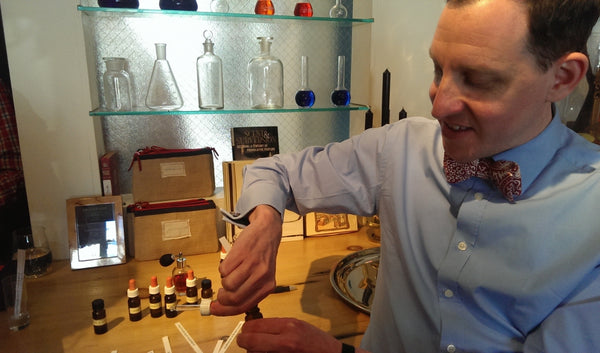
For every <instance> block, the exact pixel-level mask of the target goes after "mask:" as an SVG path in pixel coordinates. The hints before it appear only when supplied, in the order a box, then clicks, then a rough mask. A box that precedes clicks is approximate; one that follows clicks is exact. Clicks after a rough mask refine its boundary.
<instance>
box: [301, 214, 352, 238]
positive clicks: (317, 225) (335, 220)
mask: <svg viewBox="0 0 600 353" xmlns="http://www.w3.org/2000/svg"><path fill="white" fill-rule="evenodd" d="M305 220H306V221H305V233H306V236H307V237H310V236H326V235H334V234H344V233H352V232H356V231H358V217H357V216H356V215H354V214H348V213H336V214H329V213H323V212H311V213H309V214H307V215H306V216H305Z"/></svg>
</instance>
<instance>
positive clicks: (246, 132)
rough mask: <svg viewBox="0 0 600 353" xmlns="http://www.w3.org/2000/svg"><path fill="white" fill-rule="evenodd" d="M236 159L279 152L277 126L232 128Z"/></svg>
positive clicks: (265, 155)
mask: <svg viewBox="0 0 600 353" xmlns="http://www.w3.org/2000/svg"><path fill="white" fill-rule="evenodd" d="M231 148H232V153H233V160H234V161H241V160H249V159H258V158H262V157H271V156H273V155H276V154H278V153H279V137H278V135H277V126H248V127H233V128H231Z"/></svg>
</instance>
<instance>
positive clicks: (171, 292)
mask: <svg viewBox="0 0 600 353" xmlns="http://www.w3.org/2000/svg"><path fill="white" fill-rule="evenodd" d="M176 307H177V295H176V294H175V286H174V285H173V277H167V284H166V285H165V316H166V317H168V318H173V317H175V316H177V310H176V309H175V308H176Z"/></svg>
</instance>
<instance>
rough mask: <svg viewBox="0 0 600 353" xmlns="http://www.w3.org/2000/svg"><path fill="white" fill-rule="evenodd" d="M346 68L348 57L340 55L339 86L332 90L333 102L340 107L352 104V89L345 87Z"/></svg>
mask: <svg viewBox="0 0 600 353" xmlns="http://www.w3.org/2000/svg"><path fill="white" fill-rule="evenodd" d="M345 69H346V57H345V56H341V55H340V56H338V72H337V86H336V87H335V89H334V90H333V92H331V103H333V105H335V106H338V107H345V106H347V105H348V104H350V91H348V90H347V89H346V87H344V72H345Z"/></svg>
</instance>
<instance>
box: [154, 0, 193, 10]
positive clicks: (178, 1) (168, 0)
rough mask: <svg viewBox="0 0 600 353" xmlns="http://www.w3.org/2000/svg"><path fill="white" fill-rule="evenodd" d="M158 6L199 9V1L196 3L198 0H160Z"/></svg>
mask: <svg viewBox="0 0 600 353" xmlns="http://www.w3.org/2000/svg"><path fill="white" fill-rule="evenodd" d="M158 6H159V7H160V8H161V10H183V11H196V10H198V3H196V0H160V1H159V2H158Z"/></svg>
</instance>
